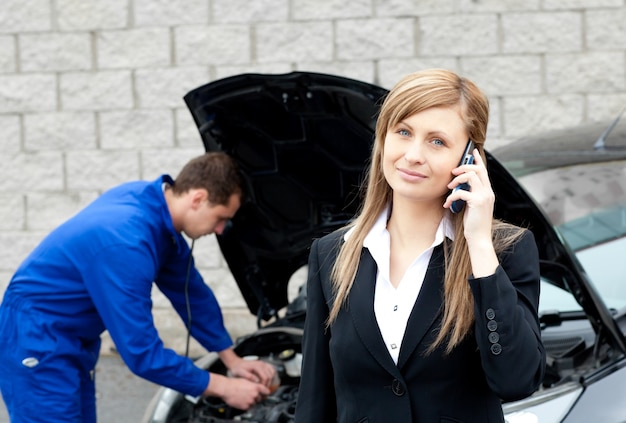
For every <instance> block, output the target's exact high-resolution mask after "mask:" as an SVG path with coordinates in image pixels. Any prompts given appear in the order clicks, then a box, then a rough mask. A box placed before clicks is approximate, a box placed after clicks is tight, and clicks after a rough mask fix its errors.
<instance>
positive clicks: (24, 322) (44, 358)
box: [0, 153, 275, 423]
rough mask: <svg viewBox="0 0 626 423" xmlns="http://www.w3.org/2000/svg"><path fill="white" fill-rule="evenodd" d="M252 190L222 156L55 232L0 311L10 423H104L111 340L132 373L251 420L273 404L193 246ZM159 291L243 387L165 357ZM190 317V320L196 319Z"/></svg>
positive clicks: (107, 201)
mask: <svg viewBox="0 0 626 423" xmlns="http://www.w3.org/2000/svg"><path fill="white" fill-rule="evenodd" d="M241 193H242V189H241V180H240V178H239V176H238V173H237V169H236V165H235V163H234V161H233V160H232V159H231V158H230V157H229V156H227V155H226V154H223V153H208V154H205V155H203V156H200V157H197V158H195V159H193V160H191V161H190V162H189V163H187V165H185V166H184V168H183V169H182V170H181V172H180V174H179V175H178V177H177V178H176V180H175V181H174V180H172V178H171V177H170V176H168V175H163V176H161V177H159V178H158V179H157V180H155V181H153V182H146V181H137V182H130V183H126V184H123V185H120V186H118V187H116V188H113V189H111V190H109V191H108V192H105V193H104V194H103V195H102V196H100V197H99V198H98V199H96V200H95V201H94V202H93V203H92V204H90V205H89V206H87V207H86V208H85V209H83V210H82V211H81V212H79V213H78V214H77V215H76V216H74V217H72V218H71V219H70V220H68V221H67V222H65V223H64V224H62V225H61V226H59V227H58V228H56V229H55V230H54V231H52V232H51V233H50V234H49V235H48V236H47V237H46V238H45V239H44V240H43V241H42V242H41V244H40V245H39V246H37V247H36V248H35V250H34V251H33V252H32V253H31V254H30V255H29V256H28V257H27V258H26V260H25V261H24V262H23V263H22V264H21V265H20V267H19V268H18V269H17V271H16V273H15V275H14V276H13V278H12V280H11V282H10V284H9V286H8V288H7V290H6V292H5V296H4V300H3V302H2V304H1V305H0V389H1V390H2V395H3V397H4V401H5V403H6V405H7V408H8V411H9V415H10V418H11V421H12V422H13V423H16V422H43V421H45V422H47V423H49V422H57V421H58V422H61V421H62V422H68V421H73V422H95V421H96V406H95V382H94V374H95V371H94V369H95V365H96V361H97V359H98V353H99V349H100V334H101V333H102V332H103V331H104V330H105V329H106V330H108V331H109V333H110V335H111V337H112V339H113V341H114V343H115V346H116V348H117V350H118V351H119V353H120V355H121V357H122V359H123V360H124V361H125V363H126V364H127V365H128V367H129V368H130V370H131V371H132V372H133V373H135V374H137V375H138V376H140V377H143V378H145V379H147V380H150V381H152V382H154V383H156V384H159V385H164V386H167V387H170V388H172V389H175V390H178V391H180V392H183V393H185V394H189V395H192V396H199V395H204V396H219V397H221V398H222V399H223V400H224V401H225V402H226V403H227V404H229V405H231V406H233V407H236V408H239V409H247V408H249V407H250V406H252V405H253V404H254V403H255V402H256V401H259V400H260V399H262V398H263V397H264V396H266V395H268V394H269V390H268V387H267V385H269V382H270V381H271V379H272V377H273V376H274V371H275V370H274V368H273V367H272V366H271V365H269V364H268V363H264V362H261V361H247V360H243V359H242V358H241V357H239V356H238V355H237V354H236V353H235V352H234V351H233V349H232V341H231V339H230V336H229V335H228V333H227V331H226V329H225V327H224V325H223V320H222V314H221V311H220V308H219V305H218V303H217V300H216V298H215V296H214V295H213V292H212V291H211V290H210V289H209V287H208V286H207V285H205V283H204V282H203V280H202V277H201V276H200V274H199V272H198V271H197V270H196V269H195V267H194V266H193V258H192V255H191V250H190V248H189V246H188V245H187V242H186V241H185V239H184V238H183V234H186V235H187V236H188V237H190V238H191V239H193V240H195V239H197V238H200V237H201V236H203V235H208V234H211V233H217V234H220V233H222V231H223V230H224V226H225V224H226V223H227V222H228V220H229V219H231V218H232V217H233V215H234V214H235V212H236V211H237V210H238V208H239V206H240V201H241ZM152 283H155V284H156V285H157V286H158V288H159V289H160V290H161V291H162V292H163V293H164V294H165V295H166V296H167V298H168V299H169V300H170V301H171V303H172V305H173V306H174V308H175V309H176V311H177V312H178V314H179V315H180V316H181V318H182V319H183V321H184V322H185V323H186V324H188V322H189V318H190V320H191V324H190V326H191V335H192V336H193V337H194V338H195V339H197V340H198V342H200V344H201V345H202V346H203V347H205V348H206V349H207V350H209V351H218V354H219V356H220V358H221V360H222V361H223V363H224V364H225V365H226V367H227V368H228V369H229V370H230V373H231V374H232V375H234V376H237V377H233V378H227V377H225V376H222V375H219V374H209V373H208V372H207V371H205V370H202V369H199V368H197V367H195V366H194V365H193V363H192V361H191V360H190V359H188V358H186V357H182V356H179V355H177V354H176V353H175V352H174V351H172V350H170V349H166V348H164V346H163V343H162V341H161V340H160V339H159V337H158V333H157V331H156V329H155V327H154V322H153V319H152V311H151V308H152V302H151V299H150V294H151V288H152ZM188 316H189V318H188Z"/></svg>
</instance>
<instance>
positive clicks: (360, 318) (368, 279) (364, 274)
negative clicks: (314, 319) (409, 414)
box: [348, 248, 400, 377]
mask: <svg viewBox="0 0 626 423" xmlns="http://www.w3.org/2000/svg"><path fill="white" fill-rule="evenodd" d="M376 274H377V267H376V262H375V261H374V258H373V257H372V256H371V254H370V253H369V250H368V249H367V248H363V252H362V253H361V261H360V263H359V268H358V270H357V274H356V278H355V279H354V284H353V285H352V289H351V290H350V295H349V298H348V301H349V303H348V308H349V310H350V314H351V316H352V322H353V324H354V327H355V329H356V332H357V334H358V336H359V338H360V339H361V342H362V343H363V345H365V348H366V349H367V350H368V351H369V353H370V354H371V355H372V356H373V357H374V359H376V361H377V362H378V363H379V364H380V365H381V366H382V367H383V368H384V369H386V370H387V371H388V372H389V373H391V374H392V375H395V376H396V377H400V373H399V370H398V367H396V365H395V363H394V362H393V360H392V359H391V356H390V355H389V352H388V351H387V349H386V347H385V342H384V341H383V337H382V335H381V334H380V329H379V328H378V322H377V321H376V316H375V314H374V289H375V286H376Z"/></svg>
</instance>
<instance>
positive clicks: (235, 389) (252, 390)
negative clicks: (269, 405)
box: [203, 373, 270, 410]
mask: <svg viewBox="0 0 626 423" xmlns="http://www.w3.org/2000/svg"><path fill="white" fill-rule="evenodd" d="M269 394H270V391H269V389H268V387H267V386H265V385H262V384H260V383H255V382H250V381H249V380H246V379H242V378H229V377H226V376H223V375H220V374H216V373H211V378H210V380H209V386H207V388H206V390H205V391H204V394H203V395H204V396H217V397H220V398H222V399H223V400H224V402H225V403H226V404H228V405H230V406H231V407H234V408H237V409H239V410H247V409H249V408H250V407H252V406H253V405H254V404H256V403H258V402H260V401H262V400H263V399H264V398H266V397H267V396H268V395H269Z"/></svg>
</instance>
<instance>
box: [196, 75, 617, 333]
mask: <svg viewBox="0 0 626 423" xmlns="http://www.w3.org/2000/svg"><path fill="white" fill-rule="evenodd" d="M386 93H387V91H386V90H385V89H383V88H381V87H378V86H375V85H372V84H368V83H364V82H360V81H355V80H351V79H347V78H342V77H337V76H331V75H324V74H318V73H307V72H294V73H289V74H284V75H263V74H243V75H238V76H233V77H229V78H226V79H222V80H218V81H215V82H212V83H209V84H206V85H204V86H201V87H199V88H197V89H194V90H192V91H191V92H189V93H188V94H187V95H186V96H185V98H184V99H185V102H186V104H187V106H188V108H189V110H190V111H191V114H192V116H193V118H194V120H195V123H196V125H197V126H198V129H199V132H200V135H201V137H202V141H203V143H204V146H205V148H206V150H207V151H224V152H226V153H227V154H229V155H231V156H233V157H234V158H235V159H236V160H237V162H238V163H239V166H240V168H241V172H242V174H243V178H244V181H245V182H244V183H245V189H246V198H245V200H244V202H243V204H242V206H241V208H240V210H239V211H238V212H237V214H236V215H235V217H234V218H233V219H232V221H231V223H230V225H229V227H228V228H227V230H225V231H224V233H223V234H222V235H220V236H218V237H217V239H218V242H219V245H220V248H221V250H222V253H223V254H224V257H225V259H226V261H227V263H228V266H229V268H230V270H231V272H232V274H233V276H234V278H235V280H236V281H237V284H238V285H239V288H240V290H241V292H242V294H243V296H244V299H245V301H246V303H247V305H248V307H249V309H250V311H251V312H252V313H254V314H256V315H257V316H258V318H259V319H264V320H267V319H269V318H271V317H272V316H275V313H276V310H279V309H281V308H282V307H284V306H286V305H287V303H288V298H287V285H288V282H289V280H290V278H291V276H292V275H293V273H294V272H295V271H296V270H298V269H299V268H301V267H302V266H304V265H306V262H307V258H308V253H309V247H310V244H311V242H312V240H313V239H314V238H317V237H320V236H323V235H325V234H327V233H329V232H331V231H333V230H335V229H337V228H339V227H342V226H344V225H345V224H346V223H347V222H348V221H349V220H350V219H351V218H352V216H353V215H354V214H355V213H356V211H357V210H358V207H359V200H360V197H359V190H358V186H359V183H360V182H361V181H362V179H363V177H364V176H365V170H366V167H367V165H368V160H369V157H370V151H371V146H372V143H373V139H374V129H375V120H376V114H377V111H378V107H379V105H380V102H381V100H382V98H383V97H384V96H385V95H386ZM502 154H505V153H504V152H503V153H502ZM487 159H488V166H489V172H490V177H491V181H492V185H493V188H494V191H495V193H496V205H495V214H496V216H497V217H499V218H501V219H504V220H506V221H509V222H511V223H514V224H519V225H522V226H525V227H528V228H530V229H531V230H532V231H533V233H534V234H535V238H536V240H537V244H538V247H539V254H540V258H541V263H542V272H543V273H545V274H550V273H555V274H559V275H558V276H557V277H555V280H563V278H562V277H561V276H562V275H561V273H563V272H564V269H565V272H566V273H567V274H568V275H569V277H568V278H567V281H566V282H564V283H563V286H562V287H564V288H566V289H568V290H570V291H573V293H574V294H575V296H576V298H577V299H578V301H579V302H580V303H581V305H582V306H583V307H584V308H585V310H586V311H587V313H589V314H591V315H593V319H592V321H594V322H596V323H597V324H599V325H602V324H608V325H611V324H612V323H611V320H610V315H609V313H608V311H607V310H606V308H603V307H602V304H601V301H599V300H598V299H597V298H596V296H595V294H594V292H593V289H591V288H590V287H589V286H588V283H587V281H586V280H585V277H584V275H583V274H582V272H581V269H580V266H579V265H578V264H577V262H576V261H575V259H573V255H572V253H571V251H569V250H568V249H567V247H566V246H564V245H563V243H562V242H561V240H560V237H559V235H558V234H557V233H556V232H555V230H554V228H553V227H552V225H551V224H550V223H549V222H548V220H547V218H546V217H545V216H544V214H543V212H542V211H540V209H539V208H538V207H537V206H536V205H535V203H534V202H533V200H531V199H530V197H529V196H528V194H527V193H526V192H525V191H524V189H523V188H522V187H521V186H520V185H519V183H518V182H517V181H516V180H515V179H514V177H513V176H512V175H511V174H510V173H509V172H508V171H507V170H506V169H505V167H504V166H502V165H501V164H500V162H498V161H497V160H496V159H495V158H494V157H493V156H492V155H491V154H489V152H487ZM610 331H611V330H610Z"/></svg>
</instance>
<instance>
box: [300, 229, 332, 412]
mask: <svg viewBox="0 0 626 423" xmlns="http://www.w3.org/2000/svg"><path fill="white" fill-rule="evenodd" d="M319 247H320V242H319V240H315V241H314V242H313V244H312V246H311V252H310V255H309V265H308V266H309V268H308V278H307V314H306V320H305V324H304V336H303V339H302V373H301V377H300V388H299V392H298V401H297V404H296V413H295V422H296V423H319V422H333V421H336V419H337V417H336V405H335V403H336V402H335V392H334V382H333V371H332V365H331V361H330V354H329V341H330V334H329V332H330V329H327V328H326V319H327V317H328V313H329V308H328V306H327V300H326V296H325V294H324V289H323V285H322V284H323V283H324V281H329V278H330V268H329V267H328V266H326V267H324V268H320V261H322V262H326V261H327V260H323V259H321V258H320V248H319Z"/></svg>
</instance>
